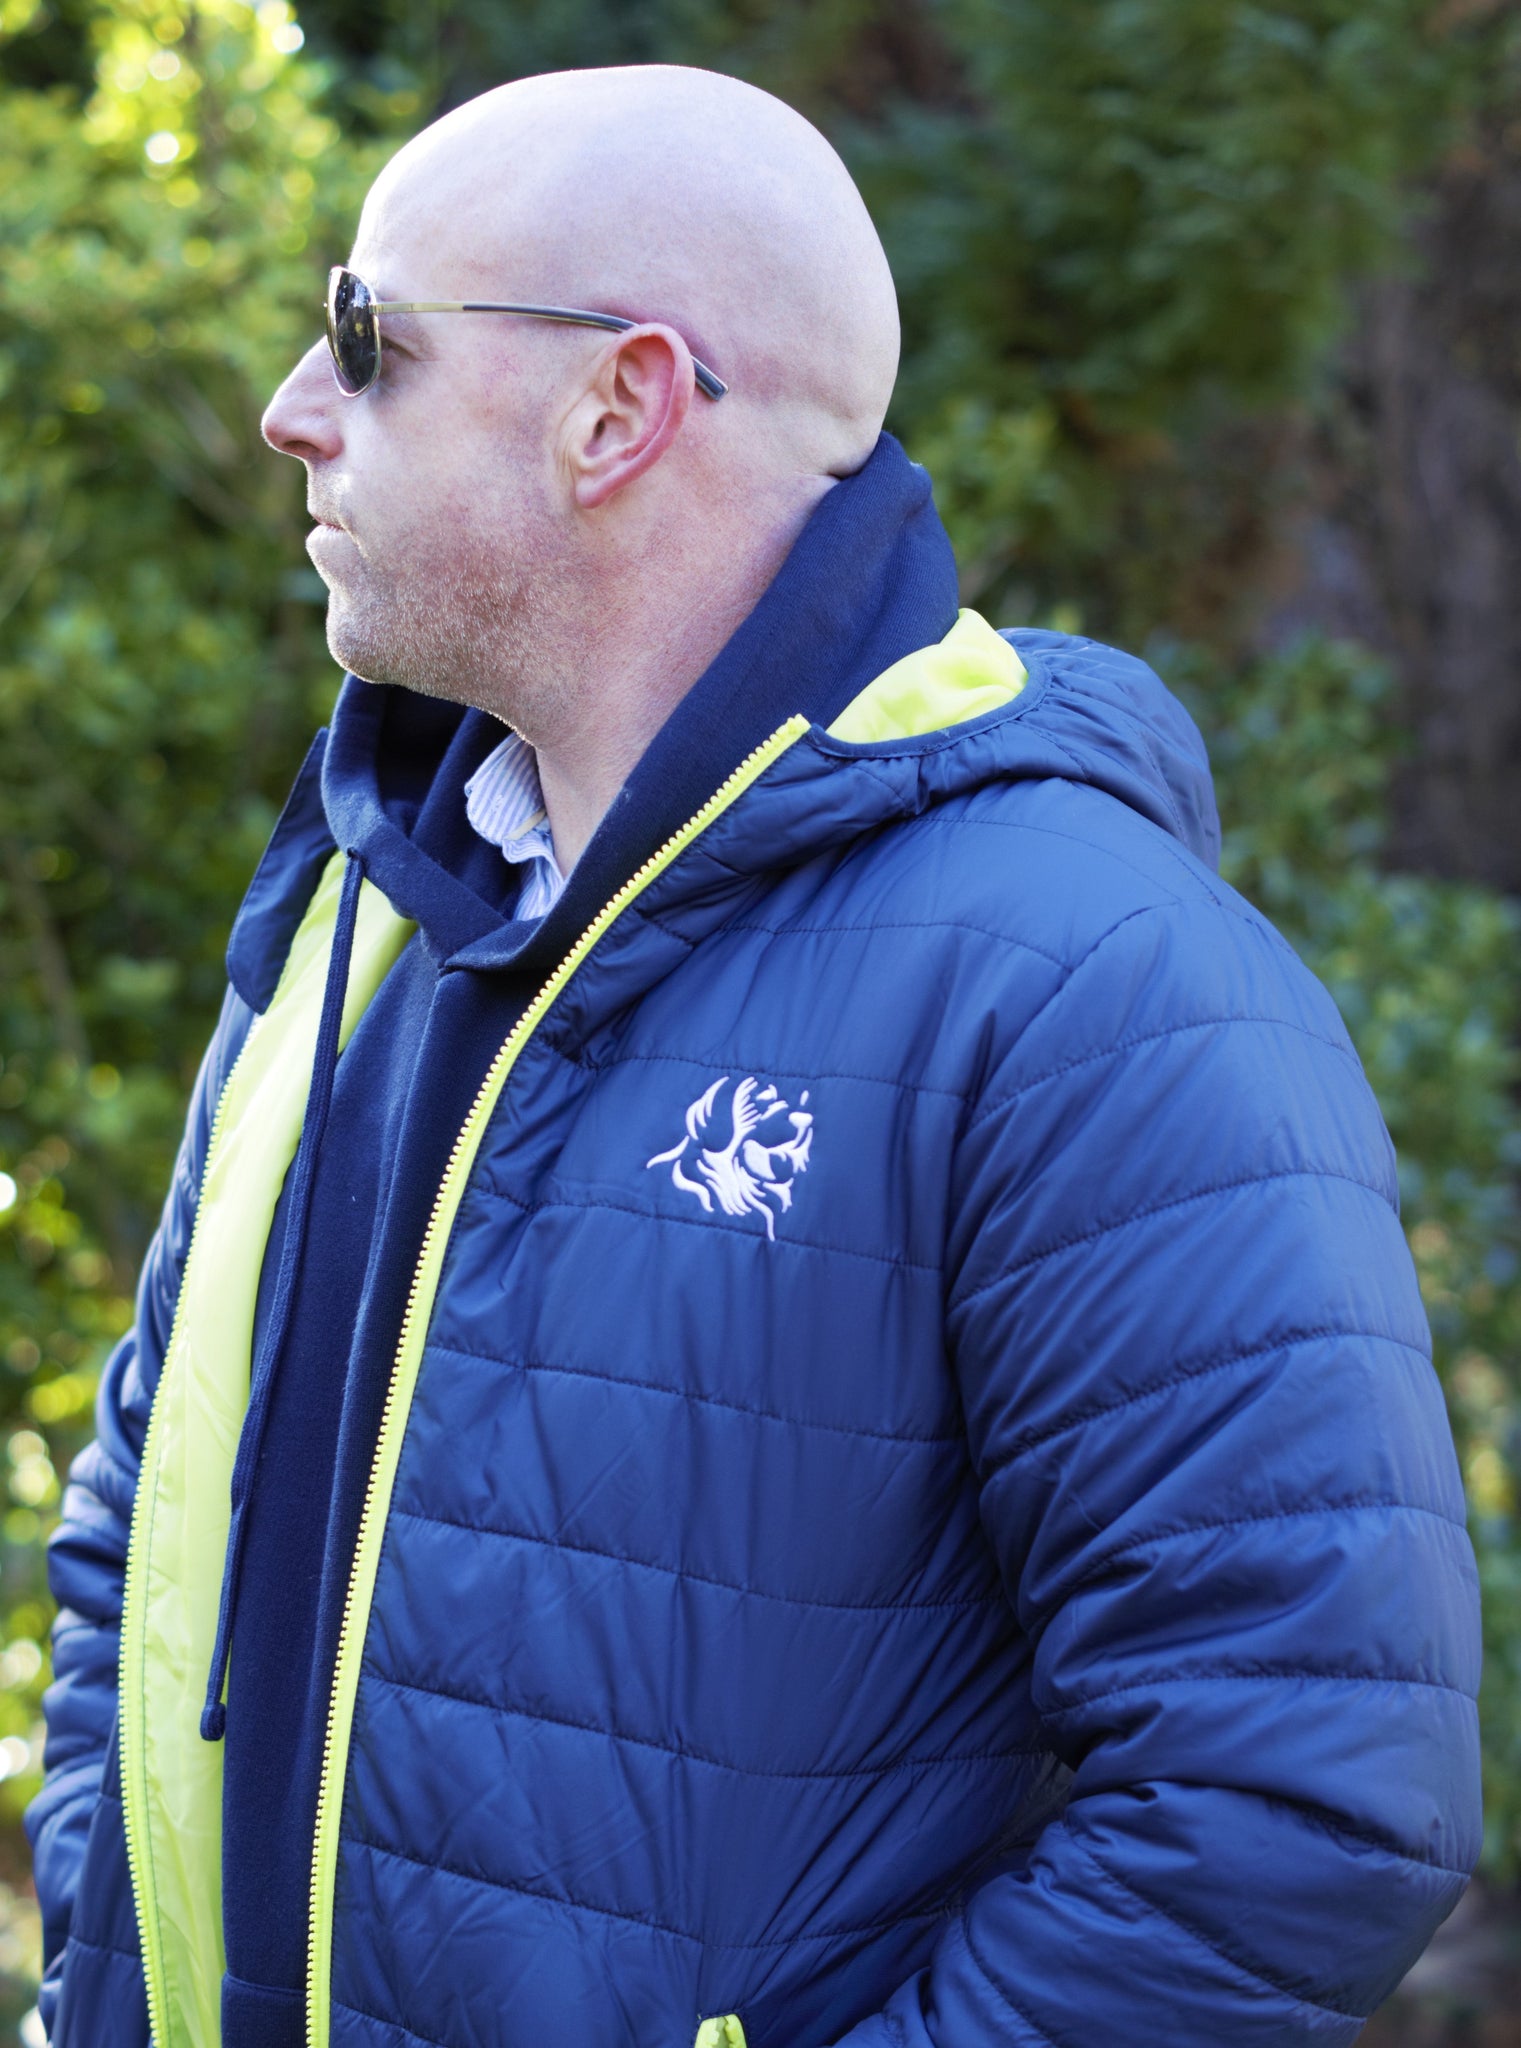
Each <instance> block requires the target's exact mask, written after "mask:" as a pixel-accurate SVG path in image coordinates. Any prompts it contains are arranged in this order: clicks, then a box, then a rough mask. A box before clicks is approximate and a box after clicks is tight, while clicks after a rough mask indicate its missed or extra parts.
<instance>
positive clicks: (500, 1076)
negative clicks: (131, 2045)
mask: <svg viewBox="0 0 1521 2048" xmlns="http://www.w3.org/2000/svg"><path fill="white" fill-rule="evenodd" d="M808 729H809V728H808V720H807V719H806V718H803V717H802V716H797V717H794V718H789V719H788V721H787V723H786V724H785V725H783V726H779V727H778V728H777V730H776V731H775V732H774V733H773V734H772V735H771V737H770V739H768V740H766V741H765V742H764V744H763V745H761V746H759V747H757V748H756V749H755V751H754V753H752V754H749V755H747V756H746V758H745V759H744V760H743V761H742V762H741V763H740V764H739V766H738V767H737V768H736V769H735V770H734V772H733V774H732V775H730V776H728V777H727V779H726V780H725V781H724V782H723V783H722V784H721V785H720V786H719V788H718V789H716V790H715V791H714V792H713V794H712V796H710V797H709V798H708V800H707V802H706V803H705V804H704V805H703V806H702V808H701V810H699V811H696V812H694V813H693V815H692V816H691V817H690V818H689V819H688V820H687V822H686V823H685V824H684V825H683V826H682V827H681V829H680V831H679V832H676V833H673V834H672V836H671V837H670V838H669V839H668V840H667V841H666V842H665V844H664V845H663V846H662V847H661V848H660V850H659V852H658V853H655V854H652V855H651V856H650V858H649V859H648V860H647V861H646V862H645V863H644V865H643V867H641V868H640V869H639V870H638V872H637V873H636V874H634V875H632V876H630V878H629V879H628V881H626V882H625V883H624V884H623V887H622V888H621V889H620V890H619V891H618V893H617V894H616V895H615V896H613V897H612V898H611V899H610V900H609V901H608V902H607V903H606V904H604V905H603V907H602V909H601V910H600V911H599V912H598V913H597V915H596V916H595V917H594V918H593V919H592V921H591V923H590V924H589V925H588V926H587V927H586V930H585V931H584V932H583V933H582V934H581V936H580V938H579V939H578V940H577V941H576V943H575V945H574V946H572V947H571V949H570V951H569V952H568V953H567V954H566V956H565V958H564V959H563V960H562V961H561V962H560V964H559V966H558V967H557V968H556V969H555V971H554V973H553V974H552V975H551V976H550V977H549V979H548V981H546V982H545V984H544V986H543V987H542V988H541V989H540V990H539V993H538V994H537V995H536V996H535V997H534V999H533V1001H532V1002H531V1003H530V1004H529V1006H528V1008H527V1009H526V1010H525V1011H524V1012H523V1014H522V1016H521V1017H520V1018H519V1019H518V1021H517V1023H516V1024H514V1026H513V1027H512V1029H511V1031H510V1032H509V1033H508V1034H507V1037H506V1038H505V1039H504V1040H503V1042H502V1045H501V1047H500V1049H499V1050H498V1052H497V1055H496V1057H495V1059H493V1061H492V1062H491V1065H490V1067H489V1068H488V1070H487V1073H486V1078H485V1080H484V1081H482V1083H481V1085H480V1090H479V1092H478V1093H477V1095H476V1098H475V1101H474V1102H473V1103H472V1104H471V1106H470V1112H469V1114H468V1116H467V1117H466V1118H465V1121H464V1124H463V1125H462V1127H461V1129H460V1133H459V1136H458V1137H457V1138H456V1139H455V1141H454V1149H453V1151H452V1152H451V1153H450V1155H449V1163H448V1165H447V1166H446V1167H445V1169H444V1177H443V1180H442V1182H441V1183H440V1185H439V1190H438V1194H437V1195H436V1197H435V1198H434V1203H433V1211H432V1214H431V1216H430V1217H429V1219H428V1227H427V1230H426V1231H425V1232H424V1235H423V1242H422V1250H421V1252H420V1253H419V1254H418V1260H417V1266H416V1269H415V1270H414V1272H413V1275H412V1285H411V1288H410V1290H409V1292H408V1296H407V1306H406V1310H405V1313H404V1314H403V1316H402V1322H401V1334H400V1336H399V1338H398V1340H397V1345H396V1356H395V1359H394V1361H393V1363H392V1366H391V1382H390V1386H389V1388H388V1389H387V1392H386V1400H385V1407H384V1409H383V1411H382V1413H381V1421H380V1435H379V1438H378V1439H377V1441H376V1445H375V1455H374V1458H373V1460H372V1461H371V1466H370V1478H369V1484H368V1486H367V1487H366V1489H365V1498H364V1509H363V1512H362V1514H361V1516H360V1522H359V1539H358V1542H357V1543H356V1545H355V1548H354V1562H353V1566H352V1568H351V1570H350V1573H349V1585H348V1592H347V1594H346V1596H345V1599H344V1604H343V1621H342V1625H341V1627H340V1630H339V1636H338V1655H337V1660H336V1662H335V1665H334V1669H333V1689H332V1693H331V1695H330V1698H329V1703H328V1719H327V1734H326V1737H325V1740H324V1742H323V1746H322V1776H321V1780H320V1784H319V1789H318V1793H317V1825H316V1831H315V1836H314V1840H313V1845H312V1886H311V1918H310V1923H309V1930H308V1947H307V1973H306V2037H307V2042H308V2048H328V2033H329V2019H330V2012H331V2000H332V1966H333V1892H334V1885H335V1882H336V1878H337V1870H338V1826H339V1821H340V1819H341V1818H342V1809H343V1787H344V1779H345V1777H346V1776H347V1772H348V1753H349V1740H350V1736H351V1733H352V1730H353V1722H354V1705H355V1701H356V1699H357V1696H358V1692H359V1670H360V1664H361V1661H362V1659H363V1655H364V1639H365V1635H366V1632H367V1630H368V1628H369V1617H370V1606H371V1602H372V1601H373V1599H374V1594H375V1578H376V1574H377V1572H378V1570H379V1566H380V1549H381V1541H382V1538H383V1536H384V1533H385V1524H386V1518H387V1515H388V1514H389V1512H390V1502H391V1493H392V1489H393V1487H394V1485H395V1480H396V1470H397V1466H398V1464H399V1463H400V1460H401V1447H402V1440H403V1438H404V1436H405V1434H406V1427H407V1419H408V1416H409V1415H410V1413H411V1407H412V1393H413V1389H414V1388H415V1386H416V1384H417V1374H418V1370H419V1367H420V1366H421V1364H422V1352H423V1341H424V1339H425V1337H426V1335H427V1330H428V1324H429V1321H430V1320H431V1317H432V1312H433V1298H434V1295H435V1293H436V1291H437V1287H438V1279H439V1274H440V1272H441V1270H442V1268H443V1262H444V1253H445V1251H446V1250H447V1249H448V1243H449V1237H450V1233H451V1232H452V1230H453V1227H454V1218H455V1215H456V1213H457V1211H458V1209H459V1205H460V1201H461V1199H462V1197H463V1195H464V1192H465V1186H466V1183H467V1181H468V1179H469V1176H470V1171H471V1168H472V1167H473V1165H474V1163H475V1155H476V1152H477V1151H478V1149H479V1147H480V1142H481V1139H482V1137H483V1136H484V1135H485V1130H486V1125H487V1123H488V1122H489V1121H490V1118H491V1114H492V1112H493V1110H494V1109H495V1108H496V1104H497V1100H498V1098H499V1097H500V1095H501V1092H502V1089H503V1087H504V1085H505V1083H506V1080H507V1076H508V1075H509V1074H510V1073H511V1071H512V1069H513V1067H514V1065H515V1064H516V1062H517V1058H518V1055H519V1054H520V1053H521V1052H522V1050H523V1047H524V1046H525V1045H526V1044H527V1043H528V1040H529V1039H530V1038H531V1037H532V1036H533V1033H534V1032H535V1031H536V1030H537V1029H538V1026H539V1024H540V1023H541V1022H542V1021H543V1019H544V1017H545V1015H546V1014H547V1012H548V1011H549V1009H550V1008H551V1006H552V1005H553V1004H554V1002H555V1001H556V999H557V998H558V997H559V996H560V995H561V994H562V993H563V991H564V989H565V986H566V984H567V983H568V982H569V980H570V978H571V976H572V975H573V974H574V973H575V972H576V970H577V968H578V967H580V965H581V963H582V962H583V961H584V960H585V958H586V956H587V954H588V953H590V952H591V950H592V948H593V947H594V946H595V945H596V944H597V942H598V940H599V939H601V938H602V937H603V936H604V934H605V933H606V932H607V930H608V929H609V927H610V926H611V925H612V924H614V923H615V922H616V920H617V919H618V918H619V917H621V916H622V914H623V912H624V911H625V910H627V909H628V907H629V905H630V904H631V903H632V902H633V901H634V900H635V898H636V897H637V896H639V895H640V894H641V893H642V892H643V891H644V890H645V889H647V888H648V887H649V885H650V883H651V882H653V881H654V880H655V878H656V876H657V875H659V874H661V873H662V872H663V871H664V870H665V869H666V868H668V867H669V866H670V864H671V862H672V861H673V860H675V859H676V857H677V855H678V854H680V853H682V852H684V851H685V850H686V848H687V847H688V846H690V845H691V843H692V841H693V840H694V839H696V838H697V837H698V836H699V834H701V833H702V832H705V831H706V830H707V828H708V827H709V826H710V825H711V824H712V823H713V822H714V820H715V819H716V818H718V817H719V816H721V814H722V813H723V812H724V811H726V810H727V809H728V808H729V806H730V805H731V804H732V803H734V802H735V801H736V800H737V798H739V797H740V796H742V795H743V794H744V792H745V791H746V790H747V789H748V788H749V787H750V785H751V783H752V782H754V781H756V780H757V778H758V777H760V776H761V775H763V774H764V773H765V771H766V770H767V769H768V768H769V767H770V766H771V765H772V763H773V762H774V761H776V760H778V759H779V758H780V757H781V756H782V755H783V754H784V753H785V752H786V751H787V749H788V748H789V747H790V746H792V745H793V744H794V743H795V742H796V741H797V740H799V739H800V738H801V737H802V735H803V734H804V733H805V732H807V731H808Z"/></svg>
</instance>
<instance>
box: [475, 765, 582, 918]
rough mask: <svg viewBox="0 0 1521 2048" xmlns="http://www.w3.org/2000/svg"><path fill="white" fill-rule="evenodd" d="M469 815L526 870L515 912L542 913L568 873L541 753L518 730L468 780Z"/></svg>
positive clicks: (476, 824) (537, 914)
mask: <svg viewBox="0 0 1521 2048" xmlns="http://www.w3.org/2000/svg"><path fill="white" fill-rule="evenodd" d="M465 816H466V817H467V818H468V819H469V820H470V823H471V824H472V825H473V826H474V827H475V829H476V831H477V832H479V833H480V835H481V837H482V838H483V839H489V840H490V841H491V843H492V845H493V846H499V847H500V848H501V849H502V853H503V855H504V857H505V858H506V859H507V860H508V861H510V862H511V863H512V865H513V866H514V867H520V868H521V869H522V870H523V881H522V887H521V890H520V891H519V894H518V901H517V912H516V914H517V916H519V917H542V916H543V915H544V913H545V911H546V910H548V908H549V907H550V905H551V904H552V903H553V902H554V900H555V898H556V897H557V896H558V895H559V893H560V891H561V890H562V889H563V888H564V887H565V877H564V876H563V875H562V874H561V873H560V870H559V866H558V864H557V863H556V860H555V848H554V840H553V839H552V838H551V837H550V831H549V817H548V814H547V813H546V811H545V809H544V792H543V790H542V789H541V788H540V787H539V764H538V759H537V756H536V755H535V754H534V751H533V748H532V747H531V746H529V744H528V742H527V741H526V740H523V739H519V737H518V735H517V734H516V733H515V732H510V733H508V735H507V737H506V739H504V740H503V741H502V744H501V745H500V746H499V747H498V748H496V750H495V751H494V752H493V753H490V754H488V755H487V756H486V758H485V760H484V761H482V763H481V765H480V767H479V768H477V769H476V771H475V773H474V774H473V775H472V776H471V778H470V780H469V781H468V782H467V783H466V784H465Z"/></svg>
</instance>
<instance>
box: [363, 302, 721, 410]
mask: <svg viewBox="0 0 1521 2048" xmlns="http://www.w3.org/2000/svg"><path fill="white" fill-rule="evenodd" d="M370 311H371V312H372V313H377V314H378V313H516V314H517V315H518V316H519V318H520V319H524V320H558V321H560V322H561V323H562V324H563V325H565V326H567V327H602V328H606V329H607V331H608V332H609V333H612V334H627V333H628V331H629V329H630V328H631V327H635V326H637V325H638V322H637V321H634V320H625V319H623V318H622V317H621V315H619V314H617V313H583V312H582V311H580V309H579V308H578V307H575V306H517V305H505V304H498V303H496V302H488V301H486V300H483V299H374V300H372V301H371V303H370ZM692 374H693V375H694V377H695V378H696V379H697V388H698V390H699V391H701V392H702V394H703V396H704V397H705V398H713V399H718V398H722V397H723V396H724V394H725V392H727V390H728V388H729V387H728V385H727V384H725V382H724V381H723V379H722V378H721V377H717V376H715V375H714V373H713V372H712V371H711V370H710V369H709V368H708V366H707V364H706V363H703V362H699V361H698V359H697V357H696V356H693V358H692Z"/></svg>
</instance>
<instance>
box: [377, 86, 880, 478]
mask: <svg viewBox="0 0 1521 2048" xmlns="http://www.w3.org/2000/svg"><path fill="white" fill-rule="evenodd" d="M360 240H361V242H362V243H364V244H366V245H369V244H375V245H379V246H382V247H383V246H385V245H387V244H392V243H394V244H397V245H400V246H405V247H406V248H408V249H409V250H412V249H416V248H418V247H422V248H426V249H427V250H428V251H429V256H430V262H431V263H432V264H433V265H434V266H435V267H436V270H437V272H438V274H439V275H440V277H443V276H445V275H446V276H447V278H448V279H449V280H451V283H450V290H451V292H452V291H454V290H455V289H456V288H457V289H458V294H459V296H461V297H468V296H479V297H483V298H511V299H514V300H520V301H523V300H544V301H549V302H552V303H556V304H559V305H577V306H586V307H589V308H592V309H594V310H597V311H605V312H616V313H620V314H623V315H624V316H625V317H628V318H632V319H635V320H659V321H664V322H668V323H669V324H670V325H671V326H672V327H674V328H676V329H677V330H678V332H679V333H680V334H681V335H682V336H683V337H684V338H685V340H686V341H687V342H688V344H689V345H690V347H691V348H692V350H693V352H694V353H695V354H696V355H698V356H699V357H701V358H702V359H703V360H704V361H705V362H707V363H709V364H710V365H711V366H712V367H713V368H714V369H715V370H717V372H718V373H719V375H720V376H721V377H723V378H724V379H725V381H726V382H727V383H728V384H729V386H730V393H731V395H730V397H729V398H728V399H726V400H725V401H724V403H723V411H724V415H725V417H724V418H723V420H722V421H721V422H720V421H718V420H717V419H715V420H714V421H713V422H712V423H711V425H712V427H713V428H714V430H718V429H719V428H720V427H721V428H722V431H723V436H724V439H725V440H733V441H734V442H735V443H736V444H737V443H740V442H745V443H751V444H753V450H758V449H765V450H769V451H770V453H771V454H772V455H773V456H774V457H777V458H779V459H781V460H783V461H785V462H786V463H787V464H788V465H789V466H797V467H800V468H803V469H810V470H813V471H814V472H815V473H817V474H819V475H822V476H845V475H849V474H850V473H852V472H853V471H854V470H856V469H858V468H860V466H861V464H862V463H863V462H864V461H865V460H866V458H867V456H868V455H869V454H870V453H871V450H872V448H873V446H874V445H875V442H876V438H877V435H878V433H879V431H880V429H881V426H882V420H883V417H884V415H885V413H886V411H887V404H888V400H889V398H890V397H891V395H892V388H893V380H894V378H895V376H896V374H897V364H898V309H897V300H896V296H895V294H894V291H893V282H892V276H891V273H890V271H889V269H888V265H887V258H886V256H885V255H884V253H883V250H882V245H881V242H880V241H879V240H878V237H877V233H876V230H875V228H874V227H873V226H872V223H871V218H870V216H869V214H868V213H867V211H866V207H865V205H864V203H863V202H862V199H861V195H860V193H859V192H858V191H857V190H856V187H855V185H854V183H853V181H852V179H851V177H850V173H849V172H848V171H847V170H846V168H845V166H844V164H843V163H842V162H841V161H840V159H839V157H838V156H837V155H836V154H835V152H834V150H833V149H832V148H831V147H830V145H829V144H828V143H827V142H826V141H825V139H824V137H823V136H822V135H821V134H820V133H819V131H818V130H817V129H816V128H814V127H813V126H812V125H811V123H809V122H808V121H806V120H804V119H803V117H802V115H800V114H798V113H796V112H794V111H793V109H792V108H790V107H788V106H785V105H784V104H783V103H782V102H781V101H780V100H778V99H774V98H773V97H772V96H771V95H770V94H769V93H765V92H761V91H759V90H758V89H757V88H756V87H755V86H751V85H745V84H743V83H741V82H740V81H739V80H737V79H733V78H728V77H724V76H722V75H721V74H719V73H716V72H711V71H697V70H689V69H685V68H682V67H678V66H674V65H648V66H637V67H630V68H627V69H620V70H604V71H568V72H557V73H552V74H550V75H547V76H544V77H538V78H527V79H522V80H519V81H518V82H517V83H515V84H512V85H506V86H501V87H499V88H498V89H497V90H496V91H494V92H488V93H485V94H483V95H482V96H481V97H480V98H479V99H475V100H471V101H470V102H469V103H468V104H467V105H465V106H463V107H460V108H458V109H457V110H456V111H455V112H453V113H451V114H449V115H447V116H445V118H444V119H443V120H441V121H438V122H436V123H435V124H434V125H433V126H432V127H431V128H428V129H425V130H424V131H423V133H422V134H421V135H419V136H418V137H417V138H416V139H415V140H414V141H412V142H411V143H409V144H408V145H407V146H406V148H404V149H403V150H401V151H400V153H399V154H398V155H397V156H395V157H394V158H393V159H392V160H391V162H390V163H389V164H388V165H387V167H386V169H385V170H384V171H383V172H382V174H381V176H380V177H379V179H378V180H377V181H376V184H375V187H374V189H373V191H372V192H371V195H370V198H369V201H368V203H367V205H366V208H365V214H364V221H363V225H362V227H361V232H360ZM706 424H708V423H705V425H706ZM752 452H753V451H752Z"/></svg>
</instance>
